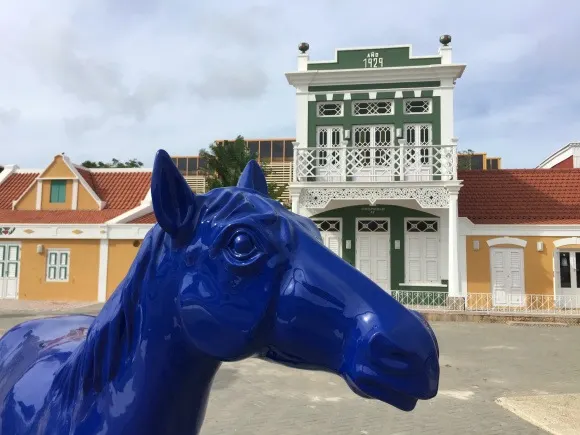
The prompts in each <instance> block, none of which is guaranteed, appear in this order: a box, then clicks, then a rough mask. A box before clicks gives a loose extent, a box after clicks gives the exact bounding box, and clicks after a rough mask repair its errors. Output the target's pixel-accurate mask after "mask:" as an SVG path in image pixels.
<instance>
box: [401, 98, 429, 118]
mask: <svg viewBox="0 0 580 435" xmlns="http://www.w3.org/2000/svg"><path fill="white" fill-rule="evenodd" d="M403 105H404V106H405V115H414V114H417V113H431V112H432V111H433V107H432V106H433V103H432V100H431V98H410V99H408V100H404V102H403Z"/></svg>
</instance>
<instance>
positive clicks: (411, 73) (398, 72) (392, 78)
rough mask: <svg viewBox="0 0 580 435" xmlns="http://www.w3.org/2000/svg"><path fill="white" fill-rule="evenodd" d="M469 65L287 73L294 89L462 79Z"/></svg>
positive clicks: (287, 77)
mask: <svg viewBox="0 0 580 435" xmlns="http://www.w3.org/2000/svg"><path fill="white" fill-rule="evenodd" d="M465 67H466V65H422V66H411V67H409V66H400V67H388V68H353V69H333V70H308V71H296V72H289V73H286V79H287V80H288V83H289V84H290V85H292V86H294V87H302V86H336V85H352V84H375V83H398V82H411V81H413V82H414V81H418V82H422V81H431V80H443V79H458V78H460V77H461V76H462V75H463V71H464V70H465Z"/></svg>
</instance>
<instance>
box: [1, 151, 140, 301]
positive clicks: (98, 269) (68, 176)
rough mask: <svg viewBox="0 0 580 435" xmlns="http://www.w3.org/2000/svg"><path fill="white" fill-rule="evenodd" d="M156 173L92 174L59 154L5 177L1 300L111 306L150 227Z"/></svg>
mask: <svg viewBox="0 0 580 435" xmlns="http://www.w3.org/2000/svg"><path fill="white" fill-rule="evenodd" d="M150 182H151V170H150V169H86V168H83V167H80V166H78V165H75V164H73V163H71V162H70V161H69V159H68V158H67V157H66V156H62V155H58V156H56V157H55V158H54V160H53V161H52V162H51V163H50V164H49V165H48V166H47V167H46V168H45V169H41V170H34V169H20V168H18V167H17V166H5V167H4V171H2V172H0V298H19V299H32V300H79V301H105V300H106V298H107V297H108V295H110V294H111V293H112V292H113V291H114V290H115V288H116V287H117V285H118V284H119V282H120V281H121V279H122V278H123V277H124V276H125V274H126V273H127V271H128V268H129V265H130V264H131V262H132V261H133V258H134V257H135V254H136V252H137V250H138V247H139V245H140V243H141V240H142V239H143V237H144V236H145V234H146V233H147V231H148V230H149V229H150V228H151V225H150V224H145V225H144V224H140V223H135V222H133V221H134V220H136V219H139V218H140V217H141V216H143V215H146V214H147V213H149V212H150V211H151V207H150V204H151V201H150V197H149V186H150Z"/></svg>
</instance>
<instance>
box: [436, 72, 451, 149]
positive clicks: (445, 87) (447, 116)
mask: <svg viewBox="0 0 580 435" xmlns="http://www.w3.org/2000/svg"><path fill="white" fill-rule="evenodd" d="M454 88H455V85H454V84H453V79H442V80H441V87H440V88H439V89H438V90H437V92H436V94H437V95H439V97H440V103H441V145H450V144H451V139H452V138H453V137H454V134H453V122H454V118H453V116H454V115H453V90H454Z"/></svg>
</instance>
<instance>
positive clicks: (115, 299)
mask: <svg viewBox="0 0 580 435" xmlns="http://www.w3.org/2000/svg"><path fill="white" fill-rule="evenodd" d="M167 239H168V237H166V233H165V232H164V231H163V230H162V229H161V228H160V227H159V225H157V224H156V225H155V226H154V227H153V228H152V229H151V230H150V231H149V232H148V233H147V235H146V236H145V238H144V239H143V244H142V245H141V248H140V249H139V251H138V252H137V255H136V257H135V260H134V261H133V263H132V264H131V267H130V268H129V271H128V272H127V275H126V276H125V278H124V279H123V281H121V283H120V284H119V286H118V287H117V289H116V290H115V292H114V293H113V295H112V296H111V297H110V298H109V300H108V301H107V302H106V303H105V305H104V306H103V308H102V310H101V312H100V313H99V315H98V316H97V317H96V318H95V320H94V322H93V323H92V325H91V326H90V327H89V329H88V331H87V337H86V339H85V341H84V343H83V344H82V345H80V346H79V347H78V348H77V349H76V350H75V351H74V352H73V353H72V354H71V356H70V357H69V360H68V361H67V362H66V363H65V364H63V366H62V367H61V368H60V369H59V371H58V372H57V374H56V376H55V379H54V384H53V385H54V386H55V387H56V390H58V391H60V392H61V393H62V394H63V396H64V398H65V401H66V403H72V402H73V401H74V400H75V397H76V394H78V392H79V387H81V388H82V391H83V392H84V393H87V392H88V391H90V390H94V391H96V392H100V391H101V390H102V388H103V386H104V385H105V384H106V383H107V382H109V381H110V380H112V379H113V378H114V377H115V375H116V374H117V372H118V370H119V368H120V366H121V364H122V362H123V361H124V360H125V358H126V357H128V356H130V355H131V354H132V352H133V351H134V349H135V347H136V345H137V344H138V343H139V337H140V325H141V322H142V320H143V319H142V317H141V309H140V306H139V302H140V300H141V288H142V283H143V281H144V280H146V279H148V277H147V275H148V274H150V273H152V272H154V271H155V270H156V266H157V264H153V263H157V261H158V259H159V258H160V256H161V253H162V251H163V250H164V249H169V246H168V240H167ZM164 245H165V246H164ZM66 399H68V400H66Z"/></svg>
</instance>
